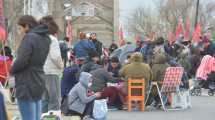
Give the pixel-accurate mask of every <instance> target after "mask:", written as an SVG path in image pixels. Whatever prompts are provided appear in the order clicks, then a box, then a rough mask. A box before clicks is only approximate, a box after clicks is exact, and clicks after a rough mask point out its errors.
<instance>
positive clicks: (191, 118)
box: [9, 96, 215, 120]
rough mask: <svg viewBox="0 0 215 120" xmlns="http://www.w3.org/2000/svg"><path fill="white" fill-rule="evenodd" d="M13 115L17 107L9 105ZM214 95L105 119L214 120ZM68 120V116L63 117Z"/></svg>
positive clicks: (113, 113) (118, 112) (112, 115)
mask: <svg viewBox="0 0 215 120" xmlns="http://www.w3.org/2000/svg"><path fill="white" fill-rule="evenodd" d="M9 109H10V111H11V112H12V113H13V115H16V114H17V107H15V106H11V107H10V108H9ZM214 109H215V97H208V96H201V97H192V108H191V109H188V110H184V111H169V112H164V111H162V110H153V111H146V112H138V111H133V112H127V111H110V112H109V113H108V119H107V120H215V110H214ZM63 120H70V117H63Z"/></svg>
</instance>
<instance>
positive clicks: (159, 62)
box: [152, 54, 170, 81]
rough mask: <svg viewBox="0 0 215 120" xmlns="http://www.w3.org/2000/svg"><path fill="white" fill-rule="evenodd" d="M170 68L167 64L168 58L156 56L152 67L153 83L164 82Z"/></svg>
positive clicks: (160, 55) (161, 55)
mask: <svg viewBox="0 0 215 120" xmlns="http://www.w3.org/2000/svg"><path fill="white" fill-rule="evenodd" d="M168 67H170V65H169V64H167V60H166V56H165V55H163V54H156V55H155V59H154V64H153V65H152V73H153V81H163V79H164V75H165V72H166V69H167V68H168Z"/></svg>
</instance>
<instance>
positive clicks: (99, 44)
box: [91, 33, 103, 57]
mask: <svg viewBox="0 0 215 120" xmlns="http://www.w3.org/2000/svg"><path fill="white" fill-rule="evenodd" d="M91 39H92V42H93V44H94V45H95V48H96V51H97V54H98V56H99V57H101V56H102V47H103V45H102V42H100V41H98V40H97V36H96V33H91Z"/></svg>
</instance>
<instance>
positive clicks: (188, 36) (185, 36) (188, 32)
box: [184, 19, 190, 40]
mask: <svg viewBox="0 0 215 120" xmlns="http://www.w3.org/2000/svg"><path fill="white" fill-rule="evenodd" d="M184 39H185V40H189V39H190V20H189V19H187V21H186V30H185V32H184Z"/></svg>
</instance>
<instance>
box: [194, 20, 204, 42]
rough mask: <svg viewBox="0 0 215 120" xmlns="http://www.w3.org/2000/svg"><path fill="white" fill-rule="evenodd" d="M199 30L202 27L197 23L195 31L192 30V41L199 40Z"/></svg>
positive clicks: (200, 30)
mask: <svg viewBox="0 0 215 120" xmlns="http://www.w3.org/2000/svg"><path fill="white" fill-rule="evenodd" d="M201 32H202V27H201V24H200V23H198V24H197V25H196V28H195V31H194V32H193V39H192V41H193V42H194V43H196V42H197V43H198V42H200V37H201V35H202V34H201Z"/></svg>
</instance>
